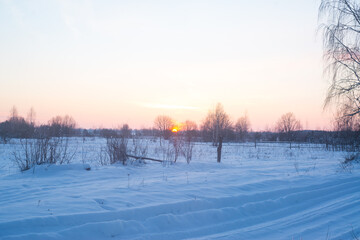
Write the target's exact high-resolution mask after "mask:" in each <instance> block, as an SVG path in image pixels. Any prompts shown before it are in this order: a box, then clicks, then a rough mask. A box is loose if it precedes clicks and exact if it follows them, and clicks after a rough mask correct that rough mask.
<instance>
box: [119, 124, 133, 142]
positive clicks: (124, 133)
mask: <svg viewBox="0 0 360 240" xmlns="http://www.w3.org/2000/svg"><path fill="white" fill-rule="evenodd" d="M120 131H121V136H122V137H124V138H129V137H130V136H131V129H130V127H129V124H127V123H125V124H123V125H122V127H121V129H120Z"/></svg>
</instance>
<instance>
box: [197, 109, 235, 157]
mask: <svg viewBox="0 0 360 240" xmlns="http://www.w3.org/2000/svg"><path fill="white" fill-rule="evenodd" d="M202 129H203V131H208V132H211V133H212V142H213V145H214V146H217V161H218V162H221V149H222V142H223V139H224V136H225V134H226V131H227V130H229V129H231V121H230V117H229V115H227V113H226V112H225V111H224V107H223V105H222V104H221V103H218V104H217V105H216V108H215V110H214V111H209V112H208V115H207V116H206V118H205V120H204V122H203V125H202Z"/></svg>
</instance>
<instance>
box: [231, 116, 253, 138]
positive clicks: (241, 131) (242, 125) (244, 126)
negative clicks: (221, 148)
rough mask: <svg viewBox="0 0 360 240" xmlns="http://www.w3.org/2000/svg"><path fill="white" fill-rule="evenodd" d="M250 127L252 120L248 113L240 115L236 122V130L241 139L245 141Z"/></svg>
mask: <svg viewBox="0 0 360 240" xmlns="http://www.w3.org/2000/svg"><path fill="white" fill-rule="evenodd" d="M249 129H250V120H249V118H248V116H247V114H245V115H244V116H243V117H240V118H239V119H238V120H237V122H236V124H235V131H236V133H237V135H238V136H239V138H240V140H241V141H244V139H245V137H246V135H247V133H248V132H249Z"/></svg>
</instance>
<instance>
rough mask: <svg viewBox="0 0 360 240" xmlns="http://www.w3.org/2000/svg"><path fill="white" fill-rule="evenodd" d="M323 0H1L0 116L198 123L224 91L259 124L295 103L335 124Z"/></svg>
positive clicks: (318, 122)
mask: <svg viewBox="0 0 360 240" xmlns="http://www.w3.org/2000/svg"><path fill="white" fill-rule="evenodd" d="M318 5H319V1H313V0H302V1H295V0H293V1H289V0H287V1H286V0H278V1H276V0H267V1H265V0H254V1H241V0H238V1H229V0H223V1H60V0H59V1H50V0H43V1H40V0H39V1H15V0H0V36H1V38H0V120H5V119H6V118H7V116H8V112H9V109H10V108H11V107H12V106H13V105H16V106H17V108H18V109H19V112H20V114H22V115H26V112H27V111H28V109H29V108H30V107H34V108H35V111H36V112H37V118H38V121H39V122H46V121H47V120H48V119H49V118H51V117H52V116H54V115H56V114H61V115H63V114H70V115H72V116H73V117H74V118H75V119H76V120H77V121H78V123H79V125H82V126H85V127H99V126H104V127H115V126H117V125H118V124H121V123H124V122H128V123H129V124H130V126H132V127H142V126H146V127H149V126H151V125H152V122H153V119H154V118H155V117H156V116H157V115H158V114H168V115H170V116H172V117H173V118H175V119H176V120H178V121H184V120H186V119H191V120H194V121H196V122H198V123H200V121H201V120H202V119H203V118H204V117H205V115H206V112H207V110H208V109H209V108H211V107H213V106H214V105H215V104H216V103H217V102H222V103H223V105H224V107H225V110H226V111H227V112H228V113H229V114H230V115H231V116H232V118H233V120H234V121H235V120H236V119H237V118H238V117H240V116H242V115H243V114H244V113H245V112H247V114H248V115H249V117H250V120H251V122H252V125H253V127H254V128H255V129H264V128H266V127H271V126H272V125H273V124H274V122H275V121H276V120H277V119H278V118H279V117H280V115H281V114H283V113H286V112H288V111H292V112H294V113H295V115H296V116H298V117H299V118H300V119H301V121H302V122H303V125H304V127H307V128H313V129H318V128H323V127H326V126H328V122H329V120H328V117H329V113H326V112H325V113H323V111H322V104H323V100H324V96H325V93H326V88H327V82H326V81H325V80H324V79H323V77H322V67H323V65H322V46H321V36H320V35H318V36H317V35H316V30H317V24H318V23H317V10H318Z"/></svg>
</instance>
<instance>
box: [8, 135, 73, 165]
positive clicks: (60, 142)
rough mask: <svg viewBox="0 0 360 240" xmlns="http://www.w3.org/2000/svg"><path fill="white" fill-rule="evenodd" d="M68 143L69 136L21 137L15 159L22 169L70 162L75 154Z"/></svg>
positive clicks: (14, 153) (15, 151)
mask: <svg viewBox="0 0 360 240" xmlns="http://www.w3.org/2000/svg"><path fill="white" fill-rule="evenodd" d="M68 145H69V139H68V138H38V139H20V148H18V149H16V150H14V151H13V161H14V162H15V163H16V164H17V166H18V167H19V169H20V170H21V171H26V170H28V169H30V168H32V167H33V166H35V165H42V164H68V163H70V161H71V160H72V158H73V157H74V155H75V151H74V152H71V151H69V149H68Z"/></svg>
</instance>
